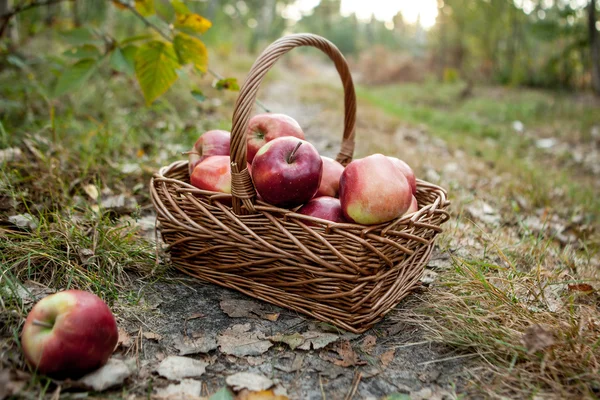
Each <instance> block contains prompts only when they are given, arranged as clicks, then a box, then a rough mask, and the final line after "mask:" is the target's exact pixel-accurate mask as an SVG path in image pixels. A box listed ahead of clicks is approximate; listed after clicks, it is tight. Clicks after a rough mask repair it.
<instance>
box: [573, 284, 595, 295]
mask: <svg viewBox="0 0 600 400" xmlns="http://www.w3.org/2000/svg"><path fill="white" fill-rule="evenodd" d="M568 287H569V292H582V293H584V294H591V293H594V287H593V286H592V285H589V284H587V283H575V284H571V285H569V286H568Z"/></svg>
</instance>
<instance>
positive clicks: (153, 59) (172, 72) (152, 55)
mask: <svg viewBox="0 0 600 400" xmlns="http://www.w3.org/2000/svg"><path fill="white" fill-rule="evenodd" d="M177 67H179V62H178V60H177V55H176V54H175V50H174V49H173V46H172V45H171V44H170V43H166V42H160V41H157V40H155V41H152V42H148V43H146V44H145V45H143V46H142V47H140V48H139V49H138V50H137V53H136V55H135V75H136V76H137V79H138V82H139V84H140V87H141V88H142V92H143V93H144V98H145V99H146V104H147V105H150V104H152V102H153V101H154V100H156V99H157V98H158V97H159V96H160V95H162V94H163V93H165V92H166V91H167V90H168V89H169V88H170V87H171V85H173V83H175V81H176V80H177V72H176V70H177Z"/></svg>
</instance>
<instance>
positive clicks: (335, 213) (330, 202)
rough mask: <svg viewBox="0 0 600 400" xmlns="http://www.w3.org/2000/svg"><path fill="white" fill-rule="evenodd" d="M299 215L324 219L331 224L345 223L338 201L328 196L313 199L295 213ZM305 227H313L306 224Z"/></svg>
mask: <svg viewBox="0 0 600 400" xmlns="http://www.w3.org/2000/svg"><path fill="white" fill-rule="evenodd" d="M297 212H298V213H300V214H304V215H310V216H311V217H316V218H321V219H326V220H328V221H333V222H346V219H345V218H344V213H343V212H342V205H341V204H340V199H336V198H335V197H330V196H321V197H314V198H312V199H311V200H310V201H309V202H308V203H306V204H305V205H303V206H302V207H300V209H299V210H298V211H297ZM306 225H311V226H312V225H314V224H313V223H310V222H306Z"/></svg>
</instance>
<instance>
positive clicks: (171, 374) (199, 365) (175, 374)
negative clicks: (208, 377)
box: [156, 356, 208, 380]
mask: <svg viewBox="0 0 600 400" xmlns="http://www.w3.org/2000/svg"><path fill="white" fill-rule="evenodd" d="M207 365H208V363H206V362H204V361H202V360H194V359H193V358H189V357H179V356H169V357H167V358H165V359H164V360H163V361H162V362H161V363H160V364H159V366H158V368H157V369H156V372H158V374H159V375H160V376H164V377H165V378H167V379H171V380H181V379H183V378H197V377H199V376H202V374H204V372H206V366H207Z"/></svg>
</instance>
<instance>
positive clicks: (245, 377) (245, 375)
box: [225, 372, 273, 392]
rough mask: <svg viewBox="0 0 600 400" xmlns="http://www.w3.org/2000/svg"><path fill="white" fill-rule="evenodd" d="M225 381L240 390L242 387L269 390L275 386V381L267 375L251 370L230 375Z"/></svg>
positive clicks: (256, 390) (235, 389)
mask: <svg viewBox="0 0 600 400" xmlns="http://www.w3.org/2000/svg"><path fill="white" fill-rule="evenodd" d="M225 382H227V384H228V385H229V386H231V387H233V390H234V391H236V392H238V391H240V390H242V389H248V390H250V391H254V392H258V391H261V390H267V389H269V388H270V387H271V386H273V381H272V380H271V379H269V378H267V377H266V376H262V375H258V374H253V373H250V372H238V373H236V374H233V375H230V376H228V377H227V378H226V379H225Z"/></svg>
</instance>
